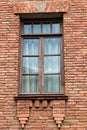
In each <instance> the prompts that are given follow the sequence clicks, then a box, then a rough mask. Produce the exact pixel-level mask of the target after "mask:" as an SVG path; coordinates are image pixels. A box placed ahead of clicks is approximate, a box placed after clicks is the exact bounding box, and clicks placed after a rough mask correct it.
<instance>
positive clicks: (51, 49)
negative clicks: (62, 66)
mask: <svg viewBox="0 0 87 130" xmlns="http://www.w3.org/2000/svg"><path fill="white" fill-rule="evenodd" d="M44 40H45V41H44V46H45V50H44V51H45V52H44V53H45V54H60V38H45V39H44Z"/></svg>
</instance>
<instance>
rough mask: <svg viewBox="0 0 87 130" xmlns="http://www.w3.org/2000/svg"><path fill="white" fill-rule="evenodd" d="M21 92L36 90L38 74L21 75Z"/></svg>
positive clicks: (33, 91)
mask: <svg viewBox="0 0 87 130" xmlns="http://www.w3.org/2000/svg"><path fill="white" fill-rule="evenodd" d="M22 92H23V93H36V92H38V76H23V77H22Z"/></svg>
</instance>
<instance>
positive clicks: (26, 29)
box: [24, 24, 32, 34]
mask: <svg viewBox="0 0 87 130" xmlns="http://www.w3.org/2000/svg"><path fill="white" fill-rule="evenodd" d="M31 33H32V25H31V24H27V25H26V24H25V25H24V34H31Z"/></svg>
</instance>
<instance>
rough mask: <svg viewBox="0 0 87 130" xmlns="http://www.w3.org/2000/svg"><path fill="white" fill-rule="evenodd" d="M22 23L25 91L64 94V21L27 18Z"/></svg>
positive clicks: (26, 92)
mask: <svg viewBox="0 0 87 130" xmlns="http://www.w3.org/2000/svg"><path fill="white" fill-rule="evenodd" d="M22 25H23V33H22V35H21V37H22V39H23V40H22V41H23V47H22V52H23V53H22V73H21V77H22V78H21V82H22V89H21V93H23V94H31V93H32V94H33V93H38V94H39V93H61V92H62V87H61V86H62V81H63V80H62V74H63V73H62V72H63V71H61V64H62V62H63V61H62V60H61V59H62V58H63V54H62V53H61V52H62V31H61V26H62V24H61V22H44V21H43V22H42V21H41V22H39V23H37V22H31V23H28V22H27V23H26V21H25V22H23V24H22Z"/></svg>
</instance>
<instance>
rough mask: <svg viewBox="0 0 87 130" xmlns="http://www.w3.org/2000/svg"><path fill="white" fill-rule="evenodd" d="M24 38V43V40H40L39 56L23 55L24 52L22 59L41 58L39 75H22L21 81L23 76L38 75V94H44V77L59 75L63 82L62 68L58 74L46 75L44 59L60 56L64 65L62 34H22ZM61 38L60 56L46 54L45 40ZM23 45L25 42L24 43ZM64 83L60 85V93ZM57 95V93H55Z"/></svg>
mask: <svg viewBox="0 0 87 130" xmlns="http://www.w3.org/2000/svg"><path fill="white" fill-rule="evenodd" d="M21 37H22V41H23V39H28V38H38V39H39V41H40V42H39V54H38V55H23V52H22V59H23V57H38V58H39V61H38V62H39V64H38V69H39V70H38V71H39V72H38V74H36V73H33V74H23V73H21V81H22V77H23V76H29V75H30V76H31V75H33V76H35V75H38V93H44V79H45V78H44V77H45V75H59V76H60V79H61V81H60V82H62V81H63V77H62V74H63V71H61V70H62V69H61V68H62V67H61V68H60V72H58V73H44V57H50V56H57V57H58V56H59V57H60V64H61V65H62V63H63V53H62V52H63V48H62V47H63V44H62V34H35V35H32V34H27V35H26V34H22V35H21ZM47 37H49V38H60V54H44V39H45V38H47ZM22 43H23V42H22ZM22 51H23V44H22ZM62 84H63V83H60V88H59V89H60V90H59V93H60V91H61V90H62V88H61V85H62ZM21 93H22V89H21ZM46 93H49V92H46ZM54 93H56V92H54Z"/></svg>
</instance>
